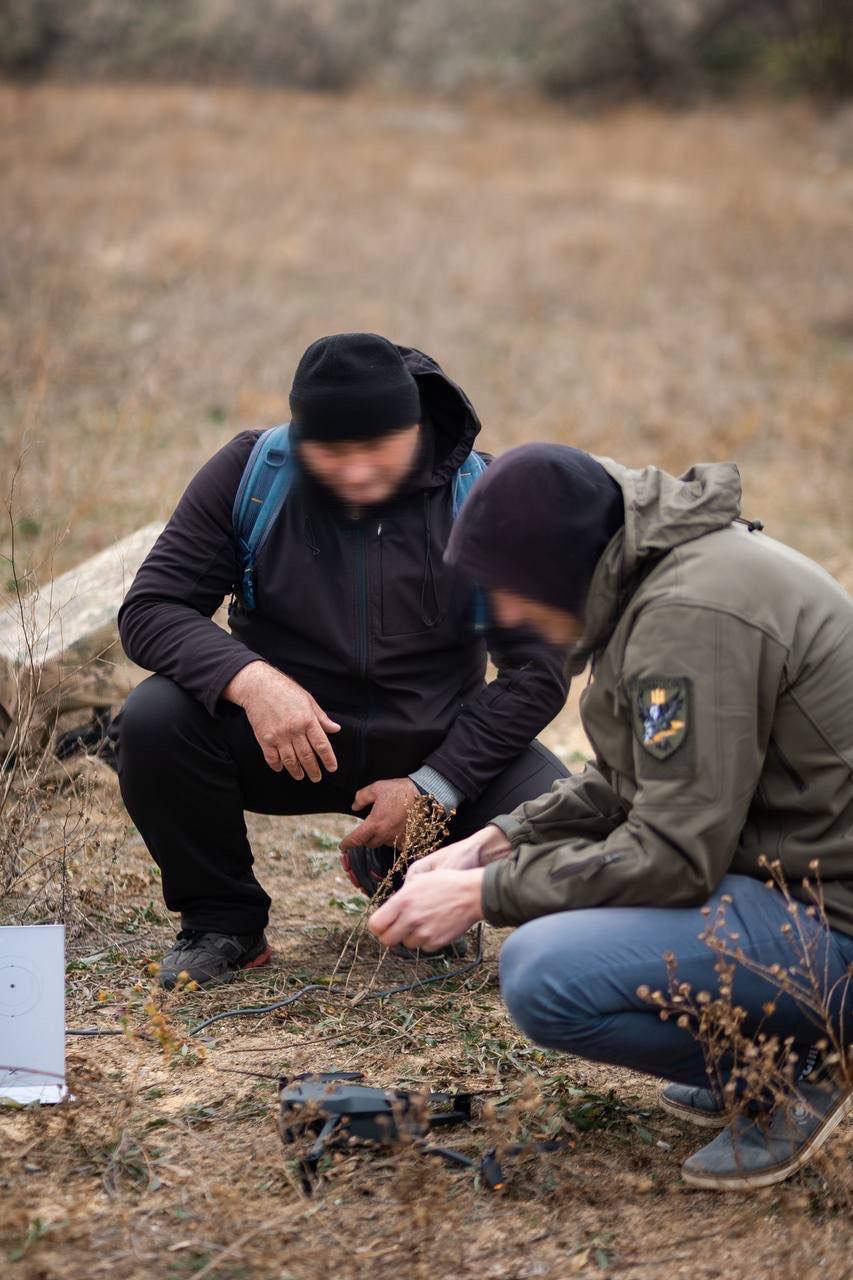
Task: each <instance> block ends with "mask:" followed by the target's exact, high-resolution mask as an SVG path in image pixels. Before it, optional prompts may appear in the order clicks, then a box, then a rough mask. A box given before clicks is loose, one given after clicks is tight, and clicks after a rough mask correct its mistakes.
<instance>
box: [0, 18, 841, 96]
mask: <svg viewBox="0 0 853 1280" xmlns="http://www.w3.org/2000/svg"><path fill="white" fill-rule="evenodd" d="M0 73H2V74H6V75H8V76H15V77H34V76H41V75H46V74H50V75H58V76H63V77H68V78H73V79H81V78H82V79H92V78H115V77H150V78H153V79H161V80H163V79H165V80H186V79H190V80H245V81H250V82H261V83H274V84H280V85H291V86H298V87H302V88H309V89H318V90H343V89H348V88H350V87H353V86H355V85H358V84H365V83H372V84H380V85H385V86H389V87H395V88H399V87H401V86H404V87H408V88H411V89H414V90H425V91H430V92H444V93H459V92H461V91H464V90H470V89H492V90H496V91H500V92H530V91H534V92H536V91H538V92H545V93H547V94H549V95H553V96H556V97H566V98H578V97H592V98H594V99H604V100H607V99H614V98H624V97H626V96H632V95H637V94H640V95H645V96H654V97H657V98H663V99H670V100H674V101H683V100H685V99H688V98H691V97H695V96H696V95H698V94H727V93H731V92H734V91H736V90H742V89H750V90H755V89H757V90H760V91H767V90H771V91H782V92H800V91H806V92H809V93H813V94H816V95H818V96H825V97H841V96H845V95H849V94H850V93H851V91H853V0H251V3H248V2H247V0H74V3H73V4H70V3H68V0H0Z"/></svg>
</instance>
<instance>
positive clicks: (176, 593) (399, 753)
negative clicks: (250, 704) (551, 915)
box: [119, 347, 567, 799]
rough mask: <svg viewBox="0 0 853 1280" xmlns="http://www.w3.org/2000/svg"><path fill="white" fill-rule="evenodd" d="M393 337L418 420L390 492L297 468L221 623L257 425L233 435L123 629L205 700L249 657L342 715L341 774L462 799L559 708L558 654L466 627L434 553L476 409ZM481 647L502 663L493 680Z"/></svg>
mask: <svg viewBox="0 0 853 1280" xmlns="http://www.w3.org/2000/svg"><path fill="white" fill-rule="evenodd" d="M400 351H401V353H402V354H403V356H404V359H405V361H406V364H407V365H408V367H409V369H410V370H411V372H412V373H413V375H414V376H415V378H416V379H417V382H418V389H419V391H420V396H421V405H422V410H423V424H424V432H423V444H422V449H421V453H420V457H419V460H418V463H417V465H416V468H415V470H414V472H413V474H412V476H411V477H410V479H409V481H408V482H407V484H406V485H405V486H404V487H403V489H402V490H401V491H400V492H399V493H398V494H396V495H395V496H394V497H393V498H391V499H390V500H389V501H387V502H384V503H382V504H380V505H378V506H375V507H370V508H368V509H365V510H362V511H361V512H357V513H355V512H353V511H352V510H350V509H348V508H346V507H345V506H343V505H342V504H341V503H339V502H338V501H337V500H336V499H335V498H333V497H332V496H331V495H330V494H329V492H328V491H327V490H325V489H323V488H321V487H320V486H319V485H318V484H317V483H316V482H315V481H314V480H313V479H312V477H311V476H310V475H308V473H307V472H306V471H304V470H301V469H300V470H299V471H298V473H297V479H296V481H295V482H294V485H293V487H292V489H291V491H290V493H289V495H288V498H287V501H286V503H285V507H284V510H283V512H282V515H281V516H280V517H279V520H278V521H277V523H276V525H275V527H274V528H273V529H272V530H271V531H270V533H269V536H268V537H267V539H266V542H265V544H264V546H263V548H262V550H261V553H260V555H259V557H258V561H257V564H256V570H255V585H256V596H257V608H256V609H255V610H254V611H251V612H249V611H247V610H245V609H244V608H243V607H242V605H241V604H240V603H239V601H235V600H232V606H231V610H230V628H231V630H230V634H229V632H227V631H224V630H223V629H222V628H221V627H219V626H217V625H216V623H214V622H213V621H212V620H211V619H212V615H213V613H214V612H215V611H216V609H217V608H218V607H219V605H220V604H221V603H222V601H223V599H224V598H225V597H226V596H228V595H232V596H233V593H234V590H235V584H236V582H237V581H238V563H237V555H236V547H235V541H234V531H233V527H232V517H231V512H232V506H233V503H234V496H235V493H236V490H237V486H238V484H239V481H240V477H241V475H242V472H243V468H244V466H245V464H246V462H247V460H248V457H249V454H250V452H251V450H252V446H253V444H254V443H255V440H256V439H257V437H258V434H259V432H257V431H244V432H242V433H241V434H240V435H238V436H235V437H234V439H233V440H231V441H230V442H229V443H228V444H227V445H225V446H224V448H222V449H220V450H219V452H218V453H217V454H215V455H214V457H212V458H211V459H210V461H209V462H207V463H206V464H205V465H204V466H203V467H202V468H201V470H200V471H199V472H198V473H197V475H196V476H195V477H194V478H193V480H192V481H191V482H190V484H189V486H188V488H187V490H186V491H185V493H184V494H183V496H182V498H181V499H180V502H179V503H178V506H177V507H176V509H175V511H174V513H173V515H172V517H171V519H170V520H169V522H168V524H167V525H166V528H165V529H164V531H163V533H162V534H161V535H160V537H159V538H158V539H157V542H156V543H155V545H154V547H153V548H152V549H151V551H150V552H149V554H148V556H147V558H146V559H145V561H144V563H143V564H142V566H141V567H140V569H139V572H138V573H137V575H136V578H135V579H134V581H133V584H132V586H131V588H130V590H129V591H128V593H127V596H126V598H125V600H124V603H123V604H122V606H121V609H120V611H119V632H120V635H121V639H122V643H123V645H124V648H125V652H126V653H127V655H128V656H129V657H130V658H131V659H132V660H133V661H134V662H137V663H138V664H139V665H140V666H142V667H145V668H146V669H148V670H152V671H157V672H158V673H159V674H161V675H165V676H169V677H170V678H171V679H173V680H174V681H175V682H176V683H177V684H179V685H181V686H182V687H183V688H184V689H186V690H187V692H189V693H190V694H192V695H193V696H194V697H196V698H198V700H199V701H200V702H201V703H203V705H204V706H205V707H206V708H207V709H208V711H209V712H210V713H211V714H212V715H215V714H216V705H217V702H218V700H219V697H220V695H221V693H222V690H223V689H224V688H225V686H226V685H227V684H228V682H229V681H230V680H231V679H232V677H233V676H234V675H236V673H237V672H238V671H239V670H240V669H241V668H242V667H244V666H246V665H247V664H248V663H249V662H252V661H255V660H256V659H258V658H262V659H264V660H265V661H267V662H269V663H271V664H272V665H273V666H275V667H277V668H279V669H280V670H281V671H284V672H285V673H286V674H287V675H289V676H290V677H292V679H294V680H296V681H298V683H299V684H300V685H302V686H303V687H304V688H305V689H307V690H308V691H309V692H310V693H311V694H312V695H313V696H314V697H315V698H316V700H317V702H318V703H319V704H320V706H321V707H322V708H323V710H324V711H326V712H327V714H328V715H330V716H332V717H333V719H335V720H336V721H338V722H339V723H340V724H341V726H342V730H341V732H340V733H339V734H337V735H336V736H335V739H334V746H335V751H336V754H337V755H338V760H339V763H340V765H341V774H340V780H341V782H342V783H345V782H349V781H352V780H354V779H364V780H371V781H372V780H375V779H378V778H383V777H400V776H403V775H405V774H407V773H410V772H412V771H413V770H415V769H418V768H419V767H420V766H421V765H424V764H426V765H429V766H431V767H432V768H433V769H435V770H437V771H438V772H439V773H440V774H442V776H443V777H445V778H446V779H447V780H448V781H449V782H450V783H451V784H452V785H453V786H454V787H456V788H457V790H459V791H461V792H462V794H463V796H465V797H466V798H467V799H474V798H476V797H477V796H478V795H479V794H480V793H481V792H482V791H483V790H484V788H485V787H486V786H487V784H488V783H489V782H490V781H491V780H492V779H493V778H494V777H495V776H496V775H497V774H498V773H500V771H501V770H502V769H503V767H504V766H505V765H506V764H508V763H509V761H510V760H512V759H513V758H514V757H515V756H516V755H518V753H519V752H520V751H521V750H523V748H524V747H525V746H526V745H527V744H528V743H529V742H530V741H531V740H532V739H533V738H534V737H535V736H536V734H537V733H538V732H539V731H540V730H541V729H542V728H543V727H544V726H545V725H546V724H548V722H549V721H550V720H551V719H552V718H553V717H554V716H555V715H556V714H557V712H558V711H559V709H560V708H561V706H562V705H563V703H564V701H565V697H566V692H567V682H566V678H565V676H564V674H563V661H564V654H563V653H562V651H559V650H555V649H553V648H550V647H549V646H547V645H544V644H543V643H542V642H541V641H539V640H537V639H534V638H533V637H531V636H530V635H528V634H521V633H519V632H506V631H498V630H495V631H493V632H492V633H490V634H489V635H487V637H486V639H485V640H484V639H483V638H481V637H478V636H476V635H475V634H474V632H473V630H472V625H471V624H472V618H473V602H472V591H471V586H470V583H468V582H467V581H466V580H465V579H464V578H463V577H462V576H461V574H460V573H459V571H458V570H457V569H455V568H453V567H452V566H450V565H447V564H445V563H444V561H443V554H444V551H445V548H446V546H447V542H448V539H449V537H450V532H451V529H452V526H453V512H452V479H453V475H454V473H455V471H456V469H457V468H458V467H459V465H460V463H461V462H462V461H463V460H464V459H465V458H466V457H467V456H468V454H469V452H470V451H471V449H472V447H473V444H474V439H475V437H476V435H477V433H478V431H479V429H480V423H479V421H478V419H477V416H476V414H475V412H474V409H473V407H472V405H471V403H470V401H469V400H468V398H467V397H466V396H465V394H464V392H463V391H462V390H461V388H459V387H458V386H457V385H456V384H455V383H453V382H452V381H451V380H450V379H449V378H448V377H447V376H446V375H445V374H444V372H443V371H442V370H441V369H440V368H439V366H438V365H437V364H436V363H435V361H434V360H432V359H430V357H429V356H426V355H424V354H423V353H422V352H420V351H415V350H411V349H408V348H402V347H401V348H400ZM297 456H298V451H297ZM487 645H488V648H489V650H490V652H491V654H492V657H493V660H494V662H495V665H496V666H497V668H498V676H497V678H496V679H495V680H494V681H492V682H491V683H490V684H488V685H487V684H486V683H485V672H486V656H487V655H486V649H487Z"/></svg>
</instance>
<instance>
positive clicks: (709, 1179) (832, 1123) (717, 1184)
mask: <svg viewBox="0 0 853 1280" xmlns="http://www.w3.org/2000/svg"><path fill="white" fill-rule="evenodd" d="M851 1111H853V1089H851V1090H849V1091H848V1092H847V1093H846V1094H845V1095H844V1097H843V1098H841V1099H840V1100H839V1102H838V1104H837V1105H836V1107H835V1109H834V1110H833V1111H830V1112H829V1114H828V1115H826V1116H824V1118H823V1124H822V1125H821V1126H820V1128H819V1129H816V1130H815V1131H814V1133H813V1134H812V1136H811V1137H810V1138H809V1140H808V1142H806V1143H805V1145H804V1146H802V1147H800V1149H799V1151H797V1152H796V1154H795V1155H793V1156H791V1158H790V1160H786V1161H785V1162H784V1164H777V1165H774V1166H773V1168H772V1169H762V1170H761V1172H760V1173H754V1174H744V1173H741V1172H738V1173H732V1174H725V1173H696V1172H694V1171H693V1170H692V1169H684V1168H682V1170H681V1176H682V1178H683V1179H684V1181H685V1182H686V1183H687V1185H688V1186H690V1187H699V1188H701V1189H702V1190H703V1191H752V1190H753V1189H754V1188H755V1187H772V1186H775V1184H776V1183H777V1182H784V1181H785V1179H786V1178H790V1177H791V1175H792V1174H794V1173H798V1172H799V1170H800V1169H802V1167H803V1165H806V1164H808V1162H809V1160H811V1158H812V1156H813V1155H814V1154H815V1152H817V1151H819V1150H820V1148H821V1147H822V1146H823V1144H824V1143H825V1142H826V1140H827V1138H828V1137H829V1136H830V1134H831V1133H833V1132H834V1131H835V1130H836V1129H837V1128H838V1126H839V1125H840V1124H841V1121H842V1120H843V1119H844V1118H845V1116H848V1115H849V1114H850V1113H851Z"/></svg>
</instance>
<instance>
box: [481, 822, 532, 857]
mask: <svg viewBox="0 0 853 1280" xmlns="http://www.w3.org/2000/svg"><path fill="white" fill-rule="evenodd" d="M489 826H491V827H497V828H498V829H499V830H500V831H502V832H503V833H504V835H505V836H506V838H507V840H508V841H509V843H510V847H511V848H513V849H517V848H518V846H519V845H520V844H532V843H534V841H533V830H532V828H531V826H530V823H529V822H523V821H520V820H519V819H518V818H516V816H515V814H513V813H503V814H500V815H499V816H498V817H497V818H489ZM495 865H497V864H495Z"/></svg>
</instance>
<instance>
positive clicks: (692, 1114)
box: [658, 1094, 728, 1129]
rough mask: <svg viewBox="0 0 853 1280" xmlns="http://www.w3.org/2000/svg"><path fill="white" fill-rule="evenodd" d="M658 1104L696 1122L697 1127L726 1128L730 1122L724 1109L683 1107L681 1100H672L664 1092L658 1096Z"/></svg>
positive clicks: (691, 1122) (665, 1109)
mask: <svg viewBox="0 0 853 1280" xmlns="http://www.w3.org/2000/svg"><path fill="white" fill-rule="evenodd" d="M658 1105H659V1106H660V1107H661V1109H662V1110H663V1111H668V1112H669V1114H670V1115H671V1116H677V1117H678V1119H679V1120H686V1121H687V1122H688V1123H689V1124H695V1125H696V1127H697V1129H725V1127H726V1125H727V1124H728V1119H727V1118H726V1115H725V1113H724V1112H723V1111H717V1112H714V1111H700V1110H699V1108H698V1107H683V1106H682V1105H681V1103H679V1102H670V1100H669V1098H665V1097H664V1096H663V1094H661V1095H660V1097H659V1098H658Z"/></svg>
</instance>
